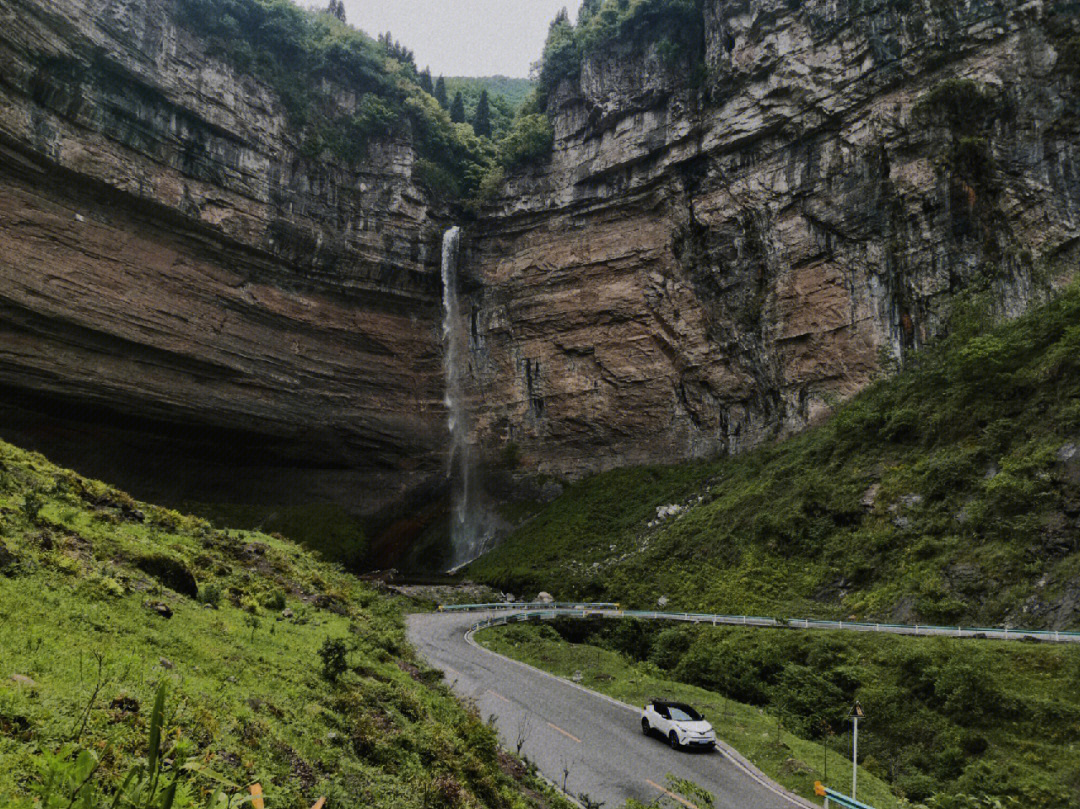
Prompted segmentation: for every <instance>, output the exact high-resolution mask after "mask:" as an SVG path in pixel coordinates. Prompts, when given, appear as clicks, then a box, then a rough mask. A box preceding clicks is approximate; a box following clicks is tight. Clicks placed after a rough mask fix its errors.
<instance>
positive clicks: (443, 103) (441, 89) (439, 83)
mask: <svg viewBox="0 0 1080 809" xmlns="http://www.w3.org/2000/svg"><path fill="white" fill-rule="evenodd" d="M435 100H436V101H438V102H439V106H440V107H442V108H443V109H444V110H445V109H446V108H447V107H449V106H450V99H449V98H448V97H447V95H446V79H444V78H443V77H442V76H439V78H438V79H437V80H436V82H435Z"/></svg>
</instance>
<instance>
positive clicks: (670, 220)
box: [471, 0, 1080, 475]
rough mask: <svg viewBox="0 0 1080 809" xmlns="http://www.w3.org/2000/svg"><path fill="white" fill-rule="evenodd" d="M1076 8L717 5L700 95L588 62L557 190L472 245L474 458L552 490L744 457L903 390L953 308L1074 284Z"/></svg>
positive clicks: (499, 207) (539, 178) (572, 96)
mask: <svg viewBox="0 0 1080 809" xmlns="http://www.w3.org/2000/svg"><path fill="white" fill-rule="evenodd" d="M1070 8H1071V7H1068V6H1067V4H1064V3H1040V2H1036V3H1026V4H1016V3H1012V2H1005V1H1004V0H1002V1H1000V2H995V1H993V0H986V1H985V2H984V1H981V0H980V1H977V2H964V3H959V4H939V3H935V4H930V3H923V2H915V3H906V4H905V3H898V2H880V1H879V2H861V3H853V2H852V3H849V2H841V3H834V2H824V0H811V2H804V3H797V4H796V3H788V2H783V1H782V0H748V1H746V2H720V0H714V1H713V2H708V3H706V26H705V28H706V43H705V51H706V54H707V57H706V58H707V68H708V79H707V80H706V82H705V86H704V87H703V88H701V89H700V90H696V89H687V88H686V80H685V75H686V73H687V70H688V66H685V65H678V66H668V65H666V64H665V63H664V62H663V61H662V59H661V57H660V55H659V53H658V52H657V51H656V50H653V51H651V52H649V53H647V54H645V55H644V56H641V55H640V54H639V55H637V56H632V55H627V54H626V53H622V54H619V53H614V54H610V55H607V56H603V57H596V58H593V59H592V60H589V61H587V62H586V64H585V67H584V69H583V71H582V76H581V79H580V81H579V82H572V81H569V82H566V83H564V85H563V86H562V87H561V88H560V90H559V92H557V93H556V94H555V95H554V97H553V98H552V101H551V106H552V109H553V110H554V114H555V118H554V120H555V132H556V147H555V155H554V158H553V160H552V161H551V163H550V165H549V166H547V167H546V168H544V169H543V170H539V171H532V172H525V173H520V174H517V175H515V176H512V177H510V178H509V179H508V181H507V184H506V187H505V189H504V195H503V196H502V198H501V199H499V200H496V201H495V202H494V203H493V204H492V205H491V206H490V207H489V208H488V210H487V211H485V216H484V217H483V219H482V221H481V223H480V225H479V227H478V228H477V229H476V230H475V233H474V236H475V238H474V240H473V243H472V246H471V272H472V273H473V275H474V278H475V282H476V285H477V290H476V292H475V293H474V295H473V313H472V315H471V316H472V318H473V325H474V335H475V336H474V346H473V348H474V352H473V356H474V364H475V382H476V384H475V390H474V394H475V398H476V401H477V405H478V408H479V410H480V415H479V416H478V420H477V427H478V434H477V442H478V444H479V445H480V446H481V447H491V446H498V445H500V444H501V443H505V442H508V441H514V442H517V443H518V444H519V445H520V446H521V449H522V457H523V459H524V460H525V461H526V462H528V463H531V464H532V466H533V467H534V468H536V469H539V470H541V471H545V472H556V473H563V474H571V475H576V474H581V473H584V472H587V471H592V470H595V469H599V468H607V467H612V466H618V465H621V464H626V463H638V462H644V461H672V460H676V459H679V458H686V457H691V456H702V455H709V454H713V453H717V452H734V451H739V450H742V449H745V448H747V447H750V446H752V445H754V444H757V443H759V442H761V441H763V440H766V439H768V438H771V437H774V436H782V435H785V434H788V433H790V432H792V431H795V430H798V429H801V428H803V427H804V426H806V425H808V424H811V423H813V422H814V420H815V419H817V418H820V417H821V416H823V415H824V414H826V413H827V412H829V410H830V409H831V408H832V407H833V406H834V404H835V403H836V402H838V401H841V400H842V399H844V398H845V397H848V396H850V395H851V394H853V393H855V392H856V391H858V390H860V389H861V388H863V387H864V386H865V385H866V384H867V383H868V382H869V381H870V380H871V379H873V378H874V376H875V375H876V374H878V373H880V372H882V371H888V370H889V369H890V368H892V367H895V365H896V364H897V363H898V362H899V361H900V360H901V358H902V357H903V355H904V353H905V352H906V351H907V350H908V349H911V348H914V347H918V346H919V345H921V344H923V343H924V342H925V341H926V340H928V339H930V338H932V337H934V336H935V335H938V334H941V333H942V332H943V331H944V330H945V329H946V328H947V323H948V319H949V317H950V316H951V315H952V313H953V312H954V310H955V305H956V302H957V300H958V299H962V298H963V293H964V292H965V291H967V290H972V291H979V292H984V293H986V294H987V298H988V299H989V300H991V301H992V302H993V306H992V308H994V309H996V310H997V311H998V312H999V313H1004V314H1008V315H1014V314H1018V313H1019V312H1021V311H1023V310H1024V309H1025V308H1026V307H1027V306H1028V305H1029V304H1031V303H1032V302H1033V301H1038V300H1040V299H1042V298H1043V297H1044V296H1045V295H1046V294H1047V293H1048V292H1049V290H1050V289H1051V288H1052V287H1053V285H1054V284H1056V283H1060V282H1061V280H1062V279H1063V278H1064V277H1067V276H1068V275H1069V274H1071V273H1072V271H1073V270H1074V268H1075V266H1076V263H1077V257H1078V236H1080V138H1078V135H1080V123H1078V121H1080V100H1078V93H1077V78H1078V76H1077V71H1075V70H1074V69H1073V68H1072V67H1071V66H1070V65H1067V64H1064V63H1063V62H1062V57H1061V54H1062V53H1064V52H1066V50H1067V48H1066V46H1065V43H1066V42H1067V41H1069V39H1070V38H1071V37H1073V36H1075V31H1074V28H1075V20H1074V16H1073V15H1074V14H1075V12H1074V11H1070V10H1069V9H1070ZM950 79H962V80H963V79H966V80H969V82H970V83H968V82H961V83H960V84H959V85H956V86H954V87H953V88H952V89H953V90H956V91H957V92H959V93H960V94H961V95H963V94H964V93H969V94H970V93H973V92H974V93H976V94H977V95H978V98H977V99H976V100H977V101H979V102H980V103H979V104H973V105H972V109H973V110H974V111H973V112H972V113H971V114H970V115H968V116H956V115H953V114H951V110H952V108H951V106H950V104H949V103H948V99H947V98H946V100H945V101H944V102H942V101H940V96H941V93H942V90H941V88H942V87H945V88H946V90H948V89H949V87H948V85H947V84H946V82H948V81H949V80H950ZM935 91H937V92H938V95H939V103H938V104H936V105H934V104H926V103H924V104H923V105H922V109H921V110H917V109H916V108H917V107H918V106H919V102H920V101H921V100H925V99H927V98H929V97H932V96H933V94H934V93H935ZM946 95H947V93H946Z"/></svg>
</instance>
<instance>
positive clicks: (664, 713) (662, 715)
mask: <svg viewBox="0 0 1080 809" xmlns="http://www.w3.org/2000/svg"><path fill="white" fill-rule="evenodd" d="M656 712H657V713H658V714H660V718H661V719H670V718H671V716H670V715H669V714H668V709H667V707H666V706H663V705H661V706H659V707H657V709H656Z"/></svg>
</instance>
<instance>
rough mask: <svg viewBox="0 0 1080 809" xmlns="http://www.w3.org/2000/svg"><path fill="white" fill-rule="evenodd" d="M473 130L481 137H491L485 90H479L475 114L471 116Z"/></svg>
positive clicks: (488, 104) (488, 108)
mask: <svg viewBox="0 0 1080 809" xmlns="http://www.w3.org/2000/svg"><path fill="white" fill-rule="evenodd" d="M455 100H456V99H455ZM473 131H474V132H476V134H477V135H479V136H480V137H482V138H490V137H491V104H490V102H488V91H487V90H481V91H480V100H479V101H478V102H477V103H476V114H475V115H474V116H473Z"/></svg>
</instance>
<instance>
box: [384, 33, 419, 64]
mask: <svg viewBox="0 0 1080 809" xmlns="http://www.w3.org/2000/svg"><path fill="white" fill-rule="evenodd" d="M379 44H380V45H382V46H383V48H384V49H385V50H386V55H387V56H389V57H390V58H391V59H397V60H398V61H399V62H401V63H402V64H403V65H412V66H413V67H416V58H415V56H414V55H413V52H412V51H410V50H409V49H408V48H406V47H405V46H404V45H402V44H401V43H400V42H398V41H397V40H395V39H394V35H393V34H392V33H390V32H389V31H387V32H386V33H385V34H379Z"/></svg>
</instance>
